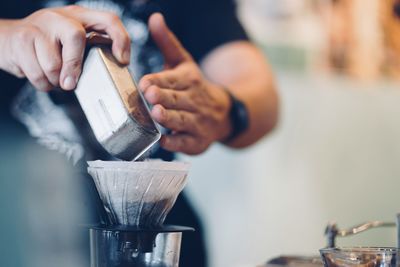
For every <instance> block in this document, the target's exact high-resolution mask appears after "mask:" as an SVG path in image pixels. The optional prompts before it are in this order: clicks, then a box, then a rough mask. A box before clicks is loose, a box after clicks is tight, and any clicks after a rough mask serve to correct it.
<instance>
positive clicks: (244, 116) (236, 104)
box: [224, 89, 249, 142]
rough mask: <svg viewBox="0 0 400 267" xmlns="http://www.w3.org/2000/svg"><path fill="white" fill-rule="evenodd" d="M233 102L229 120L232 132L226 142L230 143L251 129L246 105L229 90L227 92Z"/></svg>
mask: <svg viewBox="0 0 400 267" xmlns="http://www.w3.org/2000/svg"><path fill="white" fill-rule="evenodd" d="M225 91H226V92H227V94H228V96H229V99H230V101H231V109H230V111H229V118H230V121H231V126H232V130H231V133H230V134H229V136H228V137H227V138H226V139H225V141H224V142H230V141H232V140H233V139H235V138H236V137H237V136H239V135H240V134H242V133H243V132H244V131H246V130H247V129H248V128H249V115H248V112H247V108H246V105H245V104H244V103H243V102H242V101H240V100H239V99H237V98H236V97H235V96H234V95H233V94H232V93H231V92H230V91H229V90H227V89H226V90H225Z"/></svg>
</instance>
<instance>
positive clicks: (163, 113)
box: [151, 105, 198, 133]
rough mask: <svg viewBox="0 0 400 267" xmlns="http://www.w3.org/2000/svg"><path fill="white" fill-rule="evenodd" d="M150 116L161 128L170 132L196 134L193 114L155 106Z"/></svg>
mask: <svg viewBox="0 0 400 267" xmlns="http://www.w3.org/2000/svg"><path fill="white" fill-rule="evenodd" d="M151 116H152V117H153V119H154V120H155V121H157V122H158V123H159V124H161V125H162V126H163V127H165V128H167V129H170V130H172V131H176V132H185V133H197V132H198V129H197V124H196V118H195V115H194V114H193V113H190V112H187V111H182V110H179V111H178V110H171V109H165V108H164V107H163V106H161V105H155V106H154V107H153V109H152V110H151Z"/></svg>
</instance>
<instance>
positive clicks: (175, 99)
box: [171, 92, 179, 106]
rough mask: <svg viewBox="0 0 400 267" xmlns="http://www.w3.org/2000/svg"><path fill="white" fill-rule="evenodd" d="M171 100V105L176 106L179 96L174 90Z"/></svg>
mask: <svg viewBox="0 0 400 267" xmlns="http://www.w3.org/2000/svg"><path fill="white" fill-rule="evenodd" d="M171 96H172V97H171V101H172V105H173V106H177V104H178V102H179V96H178V94H177V93H176V92H173V93H172V95H171Z"/></svg>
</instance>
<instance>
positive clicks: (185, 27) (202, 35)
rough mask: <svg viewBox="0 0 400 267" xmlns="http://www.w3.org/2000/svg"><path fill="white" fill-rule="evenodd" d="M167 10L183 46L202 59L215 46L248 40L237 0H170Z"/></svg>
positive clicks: (169, 22) (167, 2)
mask: <svg viewBox="0 0 400 267" xmlns="http://www.w3.org/2000/svg"><path fill="white" fill-rule="evenodd" d="M163 2H165V4H166V8H165V9H164V10H166V12H165V13H164V15H165V18H166V21H167V23H168V25H169V26H170V27H171V29H172V31H173V32H174V33H175V34H176V35H177V36H178V38H179V39H180V41H181V42H182V44H183V46H184V47H185V48H186V49H187V50H188V51H189V52H190V53H191V54H192V56H193V57H194V59H195V60H196V61H200V60H201V59H202V58H203V57H204V56H205V55H207V53H209V52H210V51H211V50H213V49H214V48H216V47H218V46H220V45H222V44H225V43H228V42H232V41H238V40H248V35H247V34H246V32H245V30H244V28H243V26H242V25H241V23H240V22H239V19H238V16H237V13H236V12H237V10H236V4H235V3H234V0H190V1H189V0H169V1H165V0H164V1H163Z"/></svg>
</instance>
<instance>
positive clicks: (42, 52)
mask: <svg viewBox="0 0 400 267" xmlns="http://www.w3.org/2000/svg"><path fill="white" fill-rule="evenodd" d="M89 31H95V32H100V33H105V34H107V35H108V36H109V37H110V38H111V39H112V41H113V44H112V52H113V54H114V56H115V57H116V59H117V60H118V61H119V62H120V63H122V64H128V63H129V59H130V39H129V35H128V33H127V32H126V30H125V28H124V26H123V24H122V22H121V21H120V19H119V18H118V16H117V15H115V14H113V13H108V12H100V11H94V10H90V9H87V8H83V7H79V6H67V7H61V8H49V9H42V10H39V11H37V12H35V13H33V14H31V15H30V16H28V17H26V18H24V19H19V20H0V69H2V70H5V71H7V72H9V73H11V74H13V75H15V76H17V77H20V78H23V77H26V78H28V80H29V81H30V82H31V83H32V84H33V85H34V86H35V87H36V88H37V89H39V90H43V91H48V90H50V89H52V88H54V87H58V86H59V87H61V88H63V89H65V90H72V89H74V88H75V87H76V84H77V81H78V79H79V76H80V73H81V69H82V59H83V54H84V50H85V45H86V33H87V32H89Z"/></svg>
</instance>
